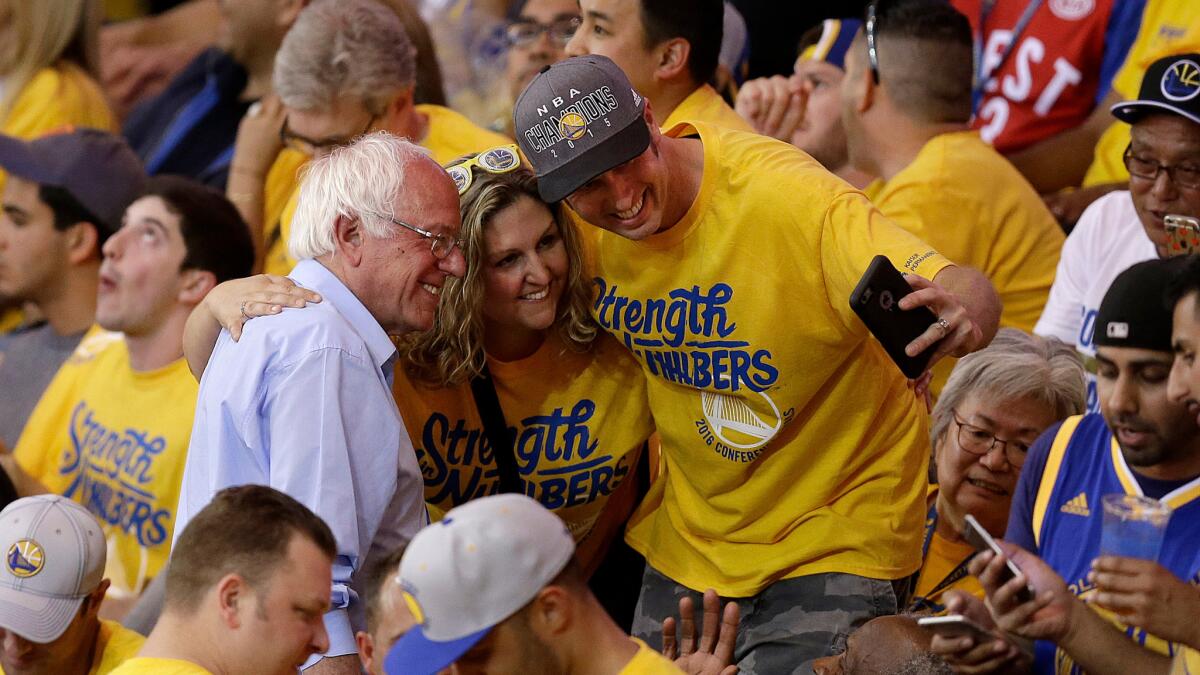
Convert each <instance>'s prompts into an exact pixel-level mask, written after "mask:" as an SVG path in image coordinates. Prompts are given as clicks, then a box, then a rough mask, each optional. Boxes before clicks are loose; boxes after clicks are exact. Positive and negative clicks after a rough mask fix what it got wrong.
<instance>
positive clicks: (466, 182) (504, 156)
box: [446, 144, 521, 196]
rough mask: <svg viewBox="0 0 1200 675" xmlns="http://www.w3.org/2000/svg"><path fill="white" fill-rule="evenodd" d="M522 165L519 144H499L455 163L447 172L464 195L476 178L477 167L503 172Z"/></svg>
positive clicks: (488, 170) (460, 194)
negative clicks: (518, 149) (459, 162)
mask: <svg viewBox="0 0 1200 675" xmlns="http://www.w3.org/2000/svg"><path fill="white" fill-rule="evenodd" d="M520 166H521V155H520V153H519V152H518V151H517V146H515V145H512V144H509V145H499V146H496V147H494V148H492V149H491V150H484V151H483V152H481V153H479V154H478V155H475V156H474V157H472V158H471V159H468V160H466V161H465V162H463V163H461V164H455V165H454V166H452V167H449V168H448V169H446V173H448V174H450V177H451V178H453V179H454V185H455V186H456V187H458V194H459V196H462V195H463V194H464V193H465V192H466V191H467V189H468V188H470V187H471V183H472V182H474V179H475V171H474V170H475V169H482V170H484V171H487V172H488V173H494V174H503V173H508V172H510V171H515V170H516V169H517V168H519V167H520Z"/></svg>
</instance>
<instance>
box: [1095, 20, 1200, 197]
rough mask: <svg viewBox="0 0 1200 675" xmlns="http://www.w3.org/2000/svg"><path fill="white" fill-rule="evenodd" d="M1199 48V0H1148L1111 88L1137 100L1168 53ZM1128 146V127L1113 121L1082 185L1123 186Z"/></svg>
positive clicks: (1103, 137)
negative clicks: (1151, 71) (1151, 68)
mask: <svg viewBox="0 0 1200 675" xmlns="http://www.w3.org/2000/svg"><path fill="white" fill-rule="evenodd" d="M1197 49H1200V3H1197V2H1196V0H1147V2H1146V8H1145V9H1144V10H1142V26H1141V28H1140V29H1138V34H1137V39H1136V40H1134V43H1133V46H1131V47H1130V48H1129V54H1128V55H1126V57H1125V63H1124V65H1122V66H1121V69H1120V70H1118V71H1117V74H1116V76H1114V77H1113V81H1112V88H1113V90H1114V91H1116V92H1117V94H1118V95H1120V97H1121V98H1122V99H1124V100H1127V101H1128V100H1131V99H1135V98H1137V95H1138V90H1139V89H1140V88H1141V86H1142V76H1143V75H1145V74H1146V68H1148V67H1149V66H1150V64H1151V63H1153V62H1154V61H1155V60H1156V59H1158V58H1160V57H1163V56H1166V55H1168V54H1183V53H1186V52H1194V51H1196V50H1197ZM1128 145H1129V125H1128V124H1126V123H1125V122H1120V121H1114V122H1113V123H1112V124H1110V125H1109V127H1108V129H1106V130H1105V131H1104V134H1103V135H1102V136H1101V137H1100V140H1099V141H1098V142H1097V143H1096V149H1095V154H1094V155H1093V158H1092V164H1091V166H1089V167H1088V171H1087V174H1086V175H1085V176H1084V178H1083V185H1084V187H1087V186H1089V185H1101V184H1104V183H1124V182H1125V181H1127V180H1129V171H1127V170H1126V169H1125V161H1124V159H1123V157H1124V155H1125V148H1126V146H1128Z"/></svg>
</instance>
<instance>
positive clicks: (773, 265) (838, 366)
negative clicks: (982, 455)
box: [583, 122, 950, 597]
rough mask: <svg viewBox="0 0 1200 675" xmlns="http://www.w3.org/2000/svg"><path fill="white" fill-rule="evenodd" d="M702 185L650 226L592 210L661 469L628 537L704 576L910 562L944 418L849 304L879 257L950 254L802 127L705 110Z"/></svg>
mask: <svg viewBox="0 0 1200 675" xmlns="http://www.w3.org/2000/svg"><path fill="white" fill-rule="evenodd" d="M697 132H698V133H699V136H700V138H701V139H702V142H703V144H704V172H703V178H702V181H701V185H700V190H699V194H698V196H697V198H696V200H695V202H694V203H693V204H692V206H691V207H690V208H689V210H688V212H687V214H686V215H685V216H684V217H683V219H682V220H680V222H678V223H677V224H676V225H674V226H673V227H672V228H671V229H669V230H667V231H665V232H662V233H660V234H656V235H653V236H651V237H648V238H647V239H645V240H643V241H641V242H634V241H630V240H628V239H625V238H623V237H620V236H617V235H615V234H612V233H609V232H606V231H603V230H600V229H599V228H595V227H592V226H588V225H585V226H583V227H584V232H585V233H586V235H585V236H588V237H590V238H592V239H593V240H594V241H593V242H591V244H592V245H591V255H592V257H593V258H594V263H595V268H594V269H595V271H596V276H597V285H598V297H597V299H596V302H595V305H594V310H595V314H596V317H597V320H598V321H599V322H600V324H601V326H603V327H604V328H605V329H606V330H608V331H609V332H611V333H613V334H614V335H615V336H616V337H617V338H618V340H620V341H621V342H622V343H623V344H625V345H626V347H628V348H629V349H630V350H631V351H632V352H633V354H634V356H635V357H636V359H637V360H638V361H639V362H641V365H642V367H643V368H644V369H645V370H646V371H647V373H648V377H647V385H648V390H649V396H650V408H651V412H652V414H653V415H654V420H655V426H656V427H657V429H658V433H659V435H660V436H661V439H662V455H663V461H662V467H663V468H662V474H661V475H660V476H659V479H658V480H657V481H655V483H654V485H652V486H651V488H650V493H649V495H648V496H647V497H646V499H645V500H644V501H643V502H642V505H641V506H640V507H639V508H638V510H637V512H636V513H635V514H634V516H633V518H632V520H631V522H630V526H629V529H628V531H627V536H626V539H627V541H628V542H629V543H630V545H632V546H633V547H634V548H635V549H637V550H638V551H640V552H641V553H642V554H643V555H645V556H646V557H647V559H648V561H649V563H650V564H651V565H653V566H654V567H655V568H657V569H658V570H660V571H661V572H663V573H664V574H666V575H667V576H669V577H670V578H672V579H674V580H676V581H678V582H679V583H681V584H683V585H685V586H688V587H689V588H693V589H705V588H709V587H712V588H715V589H716V590H717V592H718V593H720V594H721V595H724V596H729V597H746V596H751V595H754V594H756V593H758V592H759V591H761V590H762V589H763V588H764V587H766V586H767V585H769V584H770V583H772V582H773V581H776V580H778V579H781V578H787V577H795V576H801V575H806V574H815V573H821V572H845V573H851V574H858V575H862V576H869V577H873V578H878V579H895V578H900V577H903V576H905V575H908V574H912V573H913V572H915V571H916V570H917V568H918V567H919V566H920V557H921V551H920V543H921V542H920V538H921V524H922V516H923V515H924V504H925V484H926V482H925V480H924V477H925V475H926V474H925V471H926V466H927V461H928V455H929V441H928V421H927V418H926V416H925V414H924V413H923V409H922V408H921V407H920V406H918V404H917V401H916V399H915V397H914V396H913V395H912V393H911V392H910V391H909V390H908V389H907V387H906V381H905V379H904V376H903V375H902V374H901V373H900V370H899V369H898V368H896V366H895V365H894V364H893V363H892V362H891V361H890V360H889V359H888V357H887V355H886V354H885V353H884V351H883V348H882V347H881V346H880V345H879V343H878V342H877V341H876V340H874V339H873V338H872V337H871V336H870V334H869V333H868V332H867V328H866V326H864V325H863V324H862V322H861V321H860V320H859V319H858V317H857V316H856V315H855V314H854V313H853V311H852V310H851V309H850V303H849V297H850V293H851V291H853V289H854V287H855V286H856V285H857V284H858V281H859V279H860V278H861V277H862V274H863V272H864V271H865V270H866V269H867V266H868V265H869V264H870V262H871V259H872V258H873V257H874V256H875V255H877V254H884V255H887V256H888V257H889V258H890V259H891V260H892V261H893V262H894V263H895V264H896V266H897V267H899V268H902V269H907V270H909V271H911V272H915V273H917V274H920V275H922V276H925V277H930V278H932V277H933V276H934V275H936V274H937V273H938V272H939V271H941V270H942V269H943V268H944V267H946V266H948V265H949V264H950V263H949V261H947V260H946V259H945V258H943V257H942V256H941V255H940V254H939V253H937V252H936V251H934V250H932V249H931V248H930V247H929V246H927V245H926V244H924V243H923V242H921V241H920V240H918V239H917V238H916V237H914V236H913V235H911V234H909V233H908V232H905V231H904V230H902V229H900V228H899V227H897V226H895V225H894V224H893V223H891V222H890V221H888V220H887V219H886V218H884V217H883V215H882V214H880V213H879V211H878V210H876V209H875V208H874V207H873V206H872V205H871V204H870V202H868V201H867V199H866V198H865V197H864V196H863V194H862V193H861V192H858V191H857V190H854V189H853V188H851V187H850V186H849V185H847V184H846V183H845V182H844V181H842V180H840V179H838V178H837V177H835V176H833V175H832V174H830V173H829V172H827V171H826V170H825V169H824V168H822V167H821V166H820V165H819V164H818V163H817V162H816V161H815V160H813V159H812V158H811V157H809V156H808V155H807V154H805V153H803V152H801V151H800V150H797V149H796V148H795V147H793V146H791V145H788V144H786V143H782V142H779V141H775V140H772V139H769V138H766V137H764V136H759V135H756V134H750V133H745V132H740V131H733V130H728V129H724V128H721V127H716V126H710V125H707V124H704V123H699V122H698V123H695V124H694V126H689V125H679V126H676V127H674V128H673V129H671V131H669V132H667V133H668V135H670V136H686V135H691V134H693V133H697Z"/></svg>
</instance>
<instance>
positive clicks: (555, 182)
mask: <svg viewBox="0 0 1200 675" xmlns="http://www.w3.org/2000/svg"><path fill="white" fill-rule="evenodd" d="M645 109H646V101H645V99H643V98H642V96H641V95H640V94H638V93H637V92H636V91H634V90H633V85H631V84H630V83H629V78H628V77H625V73H624V72H622V70H621V69H620V67H618V66H617V64H615V63H613V62H612V60H611V59H609V58H607V57H604V56H598V55H595V54H589V55H586V56H575V57H572V58H569V59H567V60H565V61H560V62H558V63H556V64H554V65H551V66H547V67H545V68H543V69H542V71H541V72H540V73H538V74H537V76H536V77H534V78H533V81H532V82H530V83H529V86H528V87H525V91H523V92H521V95H520V96H519V97H518V98H517V105H516V107H515V108H514V109H513V123H514V128H515V129H516V132H517V142H518V143H519V144H520V146H521V152H522V154H524V155H525V157H526V159H528V160H529V162H530V164H532V165H533V168H534V171H535V173H536V174H537V179H538V192H539V193H540V194H541V195H542V199H544V200H545V201H547V202H557V201H559V200H561V199H563V198H564V197H566V196H567V195H569V194H571V193H572V192H574V191H576V190H578V189H579V188H580V187H582V186H583V185H584V183H587V182H588V181H590V180H592V179H593V178H595V177H596V176H599V175H600V174H602V173H604V172H605V171H608V170H609V169H612V168H613V167H615V166H618V165H620V164H624V163H625V162H628V161H629V160H631V159H633V158H634V157H637V156H638V155H640V154H642V153H643V152H645V151H646V148H647V147H649V145H650V127H649V126H647V124H646V121H645V119H644V118H643V117H642V114H643V112H644V111H645Z"/></svg>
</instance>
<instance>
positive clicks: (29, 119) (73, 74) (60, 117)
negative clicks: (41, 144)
mask: <svg viewBox="0 0 1200 675" xmlns="http://www.w3.org/2000/svg"><path fill="white" fill-rule="evenodd" d="M66 127H91V128H93V129H103V130H104V131H112V132H114V133H115V132H116V131H117V121H116V117H115V116H114V115H113V112H112V109H111V108H110V107H109V106H108V101H107V99H105V97H104V92H103V91H102V90H101V89H100V85H99V84H97V83H96V81H95V80H93V79H92V78H91V76H90V75H88V74H87V73H86V72H85V71H84V70H83V69H82V68H80V67H79V66H76V65H74V64H72V63H69V62H65V61H64V62H62V63H60V64H59V65H56V66H53V67H50V68H43V69H42V70H40V71H39V72H38V73H37V74H36V75H34V76H33V78H32V79H30V80H29V82H28V83H26V84H25V87H24V88H23V89H21V93H20V94H19V95H18V96H17V97H16V98H15V99H13V104H12V107H11V108H10V109H9V111H8V114H7V115H5V116H4V122H3V123H2V124H0V133H3V134H5V135H6V136H15V137H17V138H22V139H25V140H32V139H35V138H38V137H40V136H43V135H45V134H46V133H48V132H52V131H56V130H61V129H64V128H66ZM6 175H7V174H5V173H4V172H2V171H0V192H2V191H3V189H4V177H5V176H6Z"/></svg>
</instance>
